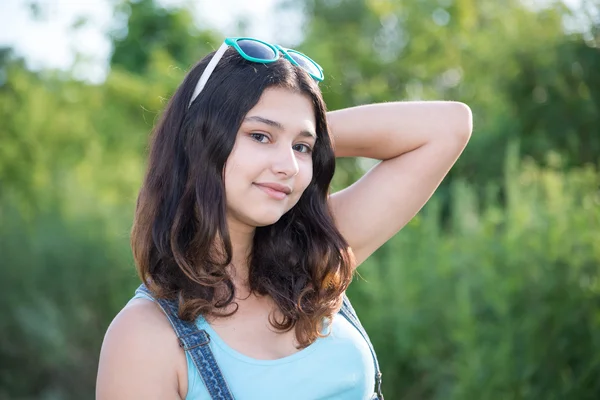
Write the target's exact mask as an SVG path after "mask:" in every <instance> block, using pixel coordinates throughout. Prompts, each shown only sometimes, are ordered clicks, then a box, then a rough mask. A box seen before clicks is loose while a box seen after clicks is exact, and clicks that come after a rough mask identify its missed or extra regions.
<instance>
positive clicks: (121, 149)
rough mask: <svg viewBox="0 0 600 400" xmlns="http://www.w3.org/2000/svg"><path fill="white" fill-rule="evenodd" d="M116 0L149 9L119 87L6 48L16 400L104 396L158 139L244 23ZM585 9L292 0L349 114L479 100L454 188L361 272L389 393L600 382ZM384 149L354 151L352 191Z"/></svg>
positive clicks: (6, 290)
mask: <svg viewBox="0 0 600 400" xmlns="http://www.w3.org/2000/svg"><path fill="white" fill-rule="evenodd" d="M42 5H43V4H42ZM114 7H115V15H117V16H120V20H123V19H125V20H127V21H128V22H127V24H126V26H120V27H115V29H114V30H113V31H112V32H110V33H109V35H110V37H111V39H112V41H113V48H114V52H113V54H112V57H111V70H110V73H109V75H108V76H107V78H106V80H105V81H104V82H102V83H101V84H89V83H84V82H80V81H78V80H76V79H74V78H73V76H72V75H71V74H70V73H65V72H57V71H41V72H39V71H38V72H34V71H30V70H28V69H27V68H26V66H25V63H24V61H23V60H21V59H19V58H18V57H16V56H15V55H14V54H13V53H12V52H11V50H10V49H4V50H2V51H1V52H0V263H1V266H0V305H1V306H2V314H1V318H0V399H83V398H93V396H94V385H95V375H96V368H97V361H98V354H99V350H100V345H101V342H102V337H103V335H104V332H105V331H106V328H107V326H108V324H109V322H110V321H111V319H112V318H113V317H114V315H115V314H116V313H117V312H118V311H119V309H120V308H121V307H122V306H123V305H124V304H125V302H126V301H127V300H128V299H129V298H130V297H131V296H132V293H133V290H134V288H135V287H136V286H137V284H138V280H137V277H136V274H135V270H134V267H133V263H132V259H131V254H130V249H129V242H128V236H129V229H130V226H131V221H132V215H133V209H134V205H135V199H136V195H137V190H138V188H139V185H140V181H141V177H142V174H143V171H144V165H145V157H146V150H147V139H148V134H149V132H150V130H151V128H152V125H153V123H154V121H155V120H156V118H157V116H158V115H159V114H160V112H161V110H162V108H163V107H164V105H165V102H166V99H167V98H168V97H169V96H170V94H171V93H173V91H174V90H175V88H176V86H177V85H178V84H179V82H180V81H181V79H182V78H183V76H184V74H185V71H186V70H187V69H188V68H189V67H190V65H192V64H193V63H194V62H195V61H196V60H197V59H198V58H200V57H202V56H203V55H204V54H206V53H207V52H208V51H209V50H211V49H213V48H216V47H217V46H218V45H219V43H220V41H221V40H222V37H223V35H222V34H221V33H219V32H214V31H210V30H207V29H202V27H198V26H195V25H194V24H193V19H192V16H191V14H190V12H189V11H188V10H187V9H185V8H170V9H165V8H162V7H160V6H158V5H157V4H155V3H154V2H153V1H152V0H140V1H137V2H114ZM580 7H581V8H580V9H579V10H578V11H577V12H576V13H575V12H573V11H572V10H571V9H569V8H568V7H566V6H565V4H563V3H561V2H559V1H549V2H536V3H534V2H531V1H517V0H503V1H496V0H480V1H474V0H437V1H436V0H420V1H417V0H412V1H403V2H399V1H392V0H303V1H294V2H287V3H282V4H281V6H280V11H281V12H282V13H285V12H287V13H289V12H290V9H291V10H292V11H295V12H297V13H301V15H303V18H304V19H303V21H304V22H303V26H302V33H303V36H302V39H301V42H300V43H281V44H282V45H284V46H285V45H293V46H294V47H296V48H298V49H300V50H301V51H305V52H306V53H307V54H309V55H310V56H311V57H312V58H314V59H315V60H318V62H319V63H320V64H321V65H322V66H323V67H324V69H325V71H326V74H327V78H326V80H325V81H324V82H323V84H322V89H323V92H324V96H325V99H326V101H327V104H328V107H329V108H330V109H337V108H342V107H347V106H351V105H356V104H361V103H365V102H374V101H378V102H379V101H390V100H432V99H447V100H458V101H463V102H465V103H467V104H469V105H470V106H471V108H472V110H473V113H474V121H475V129H474V134H473V138H472V141H471V143H470V144H469V146H468V148H467V150H466V151H465V153H464V155H463V156H462V157H461V159H460V160H459V162H458V164H457V165H456V166H455V168H454V169H453V170H452V171H451V174H450V175H449V177H448V178H447V179H446V180H445V182H444V184H443V185H442V187H441V188H440V189H439V190H438V192H437V193H436V195H435V196H434V197H433V199H432V200H431V201H430V202H429V203H428V204H427V206H426V207H425V209H424V210H423V211H422V212H421V213H420V214H419V215H418V216H417V217H416V218H415V219H414V220H413V221H411V222H410V223H409V225H408V226H407V227H406V228H405V229H404V230H403V231H402V232H400V233H399V234H398V235H397V236H396V237H394V238H393V239H392V240H390V241H389V243H387V244H386V245H385V246H383V247H382V248H381V249H380V250H379V251H378V252H377V253H375V254H374V255H373V256H372V257H371V258H370V259H369V260H368V261H367V262H365V264H364V265H363V266H361V267H360V268H359V275H358V276H357V278H356V280H355V282H354V283H353V284H352V286H351V288H350V297H351V298H352V299H353V302H354V304H355V307H356V308H357V310H358V311H359V314H360V315H361V319H362V320H363V323H364V324H365V325H366V326H367V328H368V331H369V333H370V335H371V336H372V339H373V341H374V344H375V347H376V349H377V351H378V354H379V358H380V362H381V364H382V369H383V377H384V392H385V394H386V397H387V398H393V399H407V400H412V399H596V398H598V397H599V396H600V311H599V310H600V276H599V275H600V274H599V273H600V266H599V264H600V244H599V243H600V233H599V232H600V230H599V229H600V191H599V187H600V186H599V185H600V175H599V173H598V165H599V162H600V135H599V133H600V50H599V46H600V35H599V33H600V2H598V1H585V0H584V1H582V3H581V5H580ZM123 17H126V18H123ZM117 19H118V18H117ZM241 26H242V27H243V24H242V25H241ZM239 33H244V32H239ZM369 165H370V164H369V162H368V160H362V159H359V160H353V159H342V160H338V170H337V172H336V176H335V178H334V184H333V188H334V190H335V189H339V188H342V187H344V186H346V185H348V184H350V183H352V182H353V181H354V180H355V179H357V177H358V176H360V174H362V173H363V172H364V169H365V168H367V167H368V166H369Z"/></svg>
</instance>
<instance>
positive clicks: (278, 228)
mask: <svg viewBox="0 0 600 400" xmlns="http://www.w3.org/2000/svg"><path fill="white" fill-rule="evenodd" d="M213 54H214V53H211V54H209V55H207V56H206V57H205V58H204V59H202V60H201V61H200V62H199V63H198V64H197V65H196V66H195V67H193V68H192V70H191V71H190V72H189V73H188V75H187V76H186V77H185V79H184V81H183V83H182V84H181V85H180V87H179V88H178V89H177V91H176V92H175V94H174V95H173V97H172V98H171V100H170V101H169V103H168V105H167V107H166V109H165V111H164V113H163V114H162V116H161V119H160V121H159V123H158V124H157V125H156V127H155V129H154V132H153V135H152V140H151V148H150V156H149V162H148V167H147V171H146V176H145V179H144V182H143V185H142V187H141V190H140V193H139V197H138V201H137V207H136V212H135V220H134V224H133V229H132V237H131V246H132V249H133V255H134V259H135V263H136V267H137V270H138V274H139V276H140V278H141V279H142V281H143V282H144V283H145V284H146V285H147V286H148V287H149V289H150V290H151V291H152V292H153V293H154V294H155V295H156V296H158V297H164V298H175V299H178V301H179V306H180V307H179V314H180V315H179V317H180V318H182V319H185V320H194V319H195V318H197V317H198V316H199V315H204V316H209V315H210V316H223V315H231V313H229V314H225V313H224V312H223V309H224V307H226V306H228V305H229V304H231V303H232V302H233V299H234V292H235V286H234V284H233V281H232V279H231V277H230V276H229V274H228V272H227V269H226V267H227V266H228V265H229V264H230V263H231V259H232V245H231V240H230V237H229V232H228V229H227V223H226V199H225V186H224V181H223V169H224V166H225V163H226V161H227V158H228V157H229V154H230V153H231V150H232V148H233V145H234V142H235V139H236V134H237V131H238V130H239V127H240V125H241V123H242V121H243V119H244V117H245V115H246V114H247V113H248V111H249V110H250V109H251V108H252V107H254V105H255V104H256V103H257V102H258V100H259V98H260V97H261V95H262V93H263V91H264V90H265V89H266V88H268V87H281V88H286V89H289V90H293V91H296V92H298V93H301V94H303V95H306V96H308V98H310V99H311V101H312V104H313V107H314V113H315V121H316V130H317V136H318V140H317V142H316V145H315V147H314V150H313V155H312V157H313V177H312V181H311V183H310V184H309V186H308V187H307V189H306V190H305V192H304V193H303V194H302V196H301V198H300V200H299V201H298V203H297V204H296V205H295V206H294V207H293V208H292V209H291V210H290V211H288V212H287V213H286V214H284V215H283V216H282V217H281V218H280V219H279V221H277V222H276V223H275V224H273V225H270V226H266V227H259V228H257V229H256V232H255V236H254V243H253V248H252V252H251V254H250V257H249V259H248V265H249V285H250V290H251V291H252V292H254V293H257V294H260V295H269V296H271V297H272V298H273V300H274V301H275V303H276V305H277V306H278V308H279V310H280V311H281V315H282V318H280V319H279V320H277V319H276V318H273V315H272V316H271V318H270V323H271V325H273V326H274V327H275V328H276V329H278V330H281V331H289V330H290V329H292V328H295V329H296V331H295V334H296V338H297V341H298V343H299V344H300V347H306V346H308V345H309V344H311V343H312V342H314V341H315V340H316V338H317V337H319V336H322V334H321V330H322V328H323V321H324V319H326V318H331V317H332V315H333V312H334V310H335V309H336V308H337V307H339V304H340V302H341V297H342V294H343V292H344V291H345V290H346V288H347V287H348V285H349V283H350V280H351V279H352V266H353V263H354V259H353V255H352V251H351V249H350V248H349V247H348V244H347V243H346V241H345V240H344V238H343V237H342V236H341V234H340V233H339V231H338V230H337V229H336V227H335V225H334V222H333V218H332V215H331V213H330V210H329V209H328V203H327V197H328V194H329V185H330V182H331V179H332V177H333V173H334V170H335V158H334V153H333V147H332V142H331V138H330V134H329V131H328V128H327V120H326V109H325V104H324V102H323V99H322V96H321V92H320V91H319V89H318V86H317V85H316V83H315V82H314V81H313V80H312V79H311V78H310V76H309V75H308V74H306V72H304V71H303V70H301V69H300V68H298V67H295V66H293V65H292V64H291V63H290V62H289V61H287V60H285V59H280V60H279V61H277V62H274V63H271V64H267V65H263V64H257V63H251V62H248V61H246V60H245V59H243V58H242V57H241V56H239V54H237V52H236V51H235V50H233V49H229V50H228V51H226V52H225V54H224V56H223V58H222V59H221V60H220V62H219V64H218V66H217V68H216V69H215V71H214V72H213V74H212V75H211V76H210V79H209V80H208V82H207V84H206V86H205V87H204V89H203V91H202V93H201V94H200V96H198V98H197V99H195V100H194V102H193V103H192V104H191V106H190V107H189V108H188V104H189V101H190V98H191V95H192V91H193V89H194V87H195V85H196V83H197V82H198V79H199V77H200V75H201V74H202V72H203V71H204V69H205V67H206V65H207V64H208V62H209V61H210V59H211V57H212V56H213ZM215 249H216V251H215ZM234 312H235V311H234Z"/></svg>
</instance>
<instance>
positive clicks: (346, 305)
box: [340, 294, 383, 400]
mask: <svg viewBox="0 0 600 400" xmlns="http://www.w3.org/2000/svg"><path fill="white" fill-rule="evenodd" d="M340 314H342V315H343V316H344V317H345V318H346V319H347V320H348V321H349V322H350V323H351V324H352V325H353V326H354V327H355V328H356V329H357V330H358V331H359V332H360V334H361V335H362V336H363V337H364V338H365V340H366V342H367V344H368V345H369V350H371V355H372V356H373V364H374V365H375V390H376V397H373V398H374V399H379V400H383V393H381V371H380V370H379V362H378V361H377V355H376V354H375V349H374V348H373V344H372V343H371V339H369V335H367V332H366V331H365V329H364V328H363V326H362V324H361V323H360V320H359V319H358V315H357V314H356V311H354V307H352V304H351V303H350V299H349V298H348V296H346V294H344V300H343V303H342V308H341V309H340Z"/></svg>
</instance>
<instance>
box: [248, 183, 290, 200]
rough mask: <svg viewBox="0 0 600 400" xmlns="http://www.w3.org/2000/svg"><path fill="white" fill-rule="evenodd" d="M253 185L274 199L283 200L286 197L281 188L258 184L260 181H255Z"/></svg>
mask: <svg viewBox="0 0 600 400" xmlns="http://www.w3.org/2000/svg"><path fill="white" fill-rule="evenodd" d="M254 185H256V187H258V188H259V189H260V190H262V191H263V192H265V193H266V194H267V195H269V196H270V197H272V198H274V199H276V200H283V199H285V198H286V197H287V195H288V194H287V193H285V192H284V191H282V190H277V189H274V188H273V187H272V185H268V186H267V185H264V184H260V183H255V184H254Z"/></svg>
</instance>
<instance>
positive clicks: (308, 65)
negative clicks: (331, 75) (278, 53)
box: [288, 50, 323, 78]
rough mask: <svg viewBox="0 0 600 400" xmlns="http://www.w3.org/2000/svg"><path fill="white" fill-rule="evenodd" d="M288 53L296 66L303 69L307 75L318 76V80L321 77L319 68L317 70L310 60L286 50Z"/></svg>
mask: <svg viewBox="0 0 600 400" xmlns="http://www.w3.org/2000/svg"><path fill="white" fill-rule="evenodd" d="M288 53H289V55H290V57H292V58H293V59H294V61H296V62H297V63H298V65H300V66H301V67H302V68H304V69H305V70H306V71H307V72H308V73H310V74H312V75H314V76H318V77H320V78H322V77H323V74H322V73H321V70H320V69H319V68H317V66H316V65H315V64H314V63H313V62H312V61H311V60H309V59H308V58H306V56H305V55H303V54H300V53H296V52H294V51H289V50H288Z"/></svg>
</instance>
